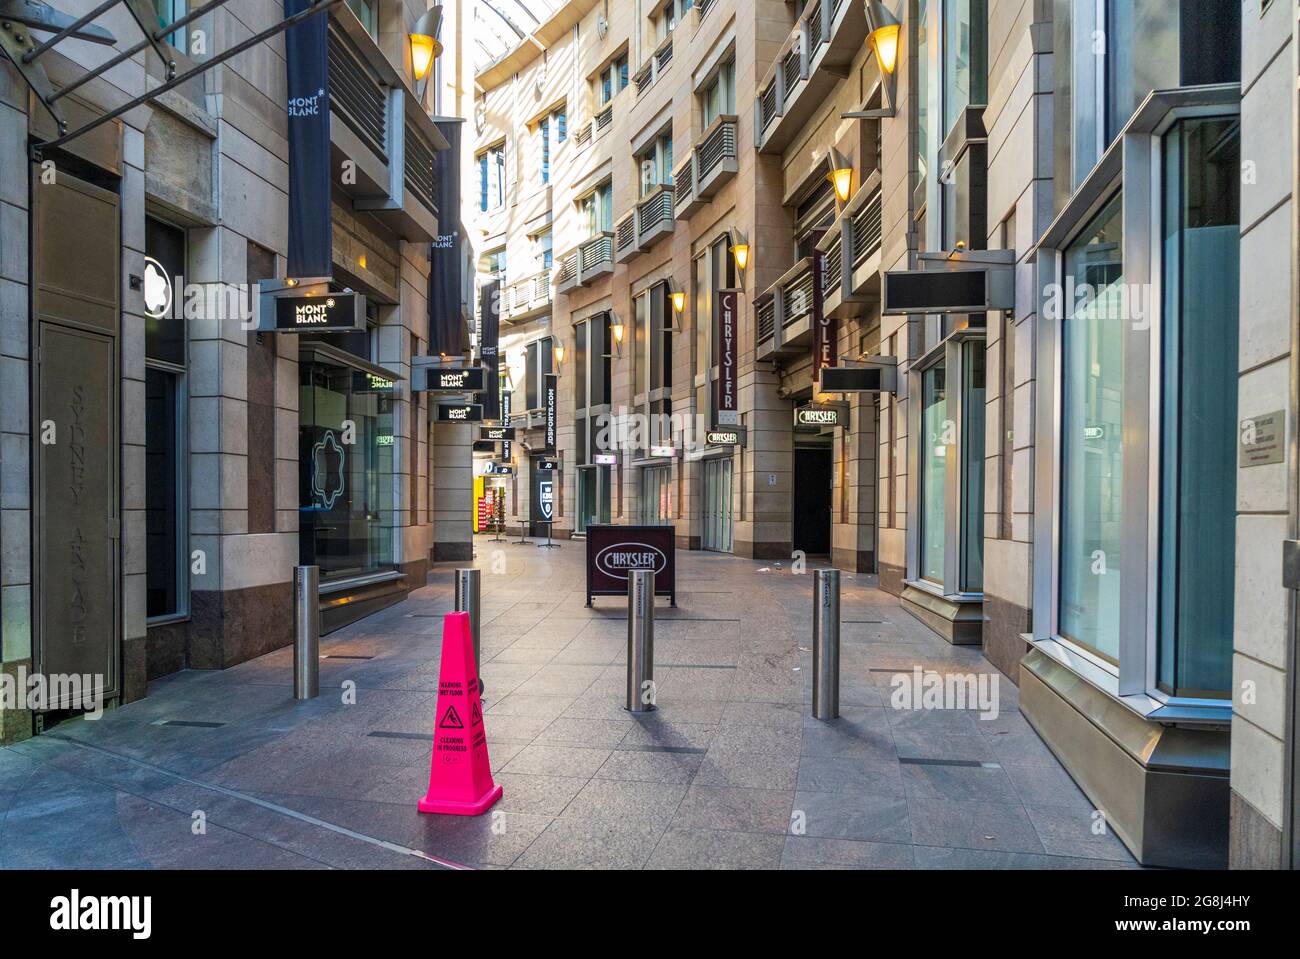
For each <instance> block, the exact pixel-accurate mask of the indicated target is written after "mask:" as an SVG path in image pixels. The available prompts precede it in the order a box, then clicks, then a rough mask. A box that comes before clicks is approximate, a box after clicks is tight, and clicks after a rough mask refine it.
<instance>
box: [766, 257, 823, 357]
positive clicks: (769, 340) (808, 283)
mask: <svg viewBox="0 0 1300 959" xmlns="http://www.w3.org/2000/svg"><path fill="white" fill-rule="evenodd" d="M817 282H818V278H817V271H816V269H814V259H813V257H811V256H806V257H804V258H803V259H802V260H800V261H799V262H797V263H796V264H795V265H794V266H792V267H790V269H788V270H786V271H785V273H783V274H781V277H780V278H779V279H778V280H777V281H776V282H775V283H773V284H772V285H771V286H769V287H768V288H767V289H766V290H764V291H763V292H762V294H760V295H759V296H758V298H757V299H756V300H755V305H756V309H757V311H758V313H757V326H758V337H757V343H758V349H757V356H758V358H759V359H764V358H766V357H771V356H785V355H791V354H796V353H799V352H802V351H803V350H806V349H807V348H808V347H809V344H810V343H811V341H812V315H813V303H814V295H815V289H814V287H815V284H816V283H817ZM769 315H770V319H769Z"/></svg>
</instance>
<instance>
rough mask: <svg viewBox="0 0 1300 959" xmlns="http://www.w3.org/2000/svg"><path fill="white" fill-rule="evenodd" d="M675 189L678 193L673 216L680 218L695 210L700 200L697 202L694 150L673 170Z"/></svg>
mask: <svg viewBox="0 0 1300 959" xmlns="http://www.w3.org/2000/svg"><path fill="white" fill-rule="evenodd" d="M673 190H674V193H675V194H676V196H675V199H674V202H673V216H675V217H676V218H677V219H679V220H680V219H682V218H683V217H686V216H689V215H690V214H691V213H693V212H695V210H696V209H697V208H698V207H699V205H700V202H697V199H696V197H695V156H694V152H693V151H692V153H690V154H688V155H687V157H686V159H685V160H683V161H682V163H681V165H680V166H678V167H677V169H676V170H674V171H673ZM701 202H702V201H701Z"/></svg>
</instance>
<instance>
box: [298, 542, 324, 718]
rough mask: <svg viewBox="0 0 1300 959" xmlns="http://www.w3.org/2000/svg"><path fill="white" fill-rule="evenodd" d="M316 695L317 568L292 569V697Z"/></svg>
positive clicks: (318, 670) (318, 676)
mask: <svg viewBox="0 0 1300 959" xmlns="http://www.w3.org/2000/svg"><path fill="white" fill-rule="evenodd" d="M319 695H320V567H319V566H295V567H294V568H293V698H294V699H315V698H316V697H317V696H319Z"/></svg>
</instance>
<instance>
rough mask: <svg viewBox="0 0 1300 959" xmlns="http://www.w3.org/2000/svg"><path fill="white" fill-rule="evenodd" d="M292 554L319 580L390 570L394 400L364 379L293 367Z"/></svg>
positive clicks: (337, 370) (314, 363) (336, 370)
mask: <svg viewBox="0 0 1300 959" xmlns="http://www.w3.org/2000/svg"><path fill="white" fill-rule="evenodd" d="M298 370H299V379H298V384H299V405H298V410H299V412H298V417H299V418H298V451H299V470H298V475H299V499H298V502H299V507H298V512H299V531H300V532H299V555H300V556H301V560H300V562H302V563H303V564H304V565H316V566H319V567H320V571H321V579H322V581H325V580H331V579H343V578H346V577H350V576H360V575H365V574H367V573H373V572H376V571H379V570H382V569H388V568H391V567H392V565H393V546H392V521H393V490H394V480H393V470H394V462H393V460H394V457H393V425H394V422H393V420H394V417H393V400H392V394H391V392H390V391H388V390H387V389H379V388H377V387H376V385H375V383H374V382H373V380H372V379H371V378H370V377H369V376H368V375H367V374H366V373H364V372H360V371H358V370H353V369H351V368H348V367H344V366H338V365H334V364H332V363H325V362H321V361H320V360H317V359H312V358H310V357H308V356H304V357H303V358H302V359H301V360H300V362H299V364H298Z"/></svg>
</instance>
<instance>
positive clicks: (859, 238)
mask: <svg viewBox="0 0 1300 959" xmlns="http://www.w3.org/2000/svg"><path fill="white" fill-rule="evenodd" d="M882 198H883V194H882V192H881V191H880V190H877V191H876V192H875V193H874V194H872V196H871V197H870V199H868V200H867V202H866V203H864V204H863V206H862V209H861V210H859V211H858V212H857V213H855V214H854V215H853V219H852V220H851V221H850V223H851V226H852V235H853V268H854V269H857V268H858V267H859V266H861V265H862V264H863V262H864V261H865V260H866V259H867V257H869V256H871V254H873V253H875V252H876V251H877V250H879V249H880V243H881V201H882Z"/></svg>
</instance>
